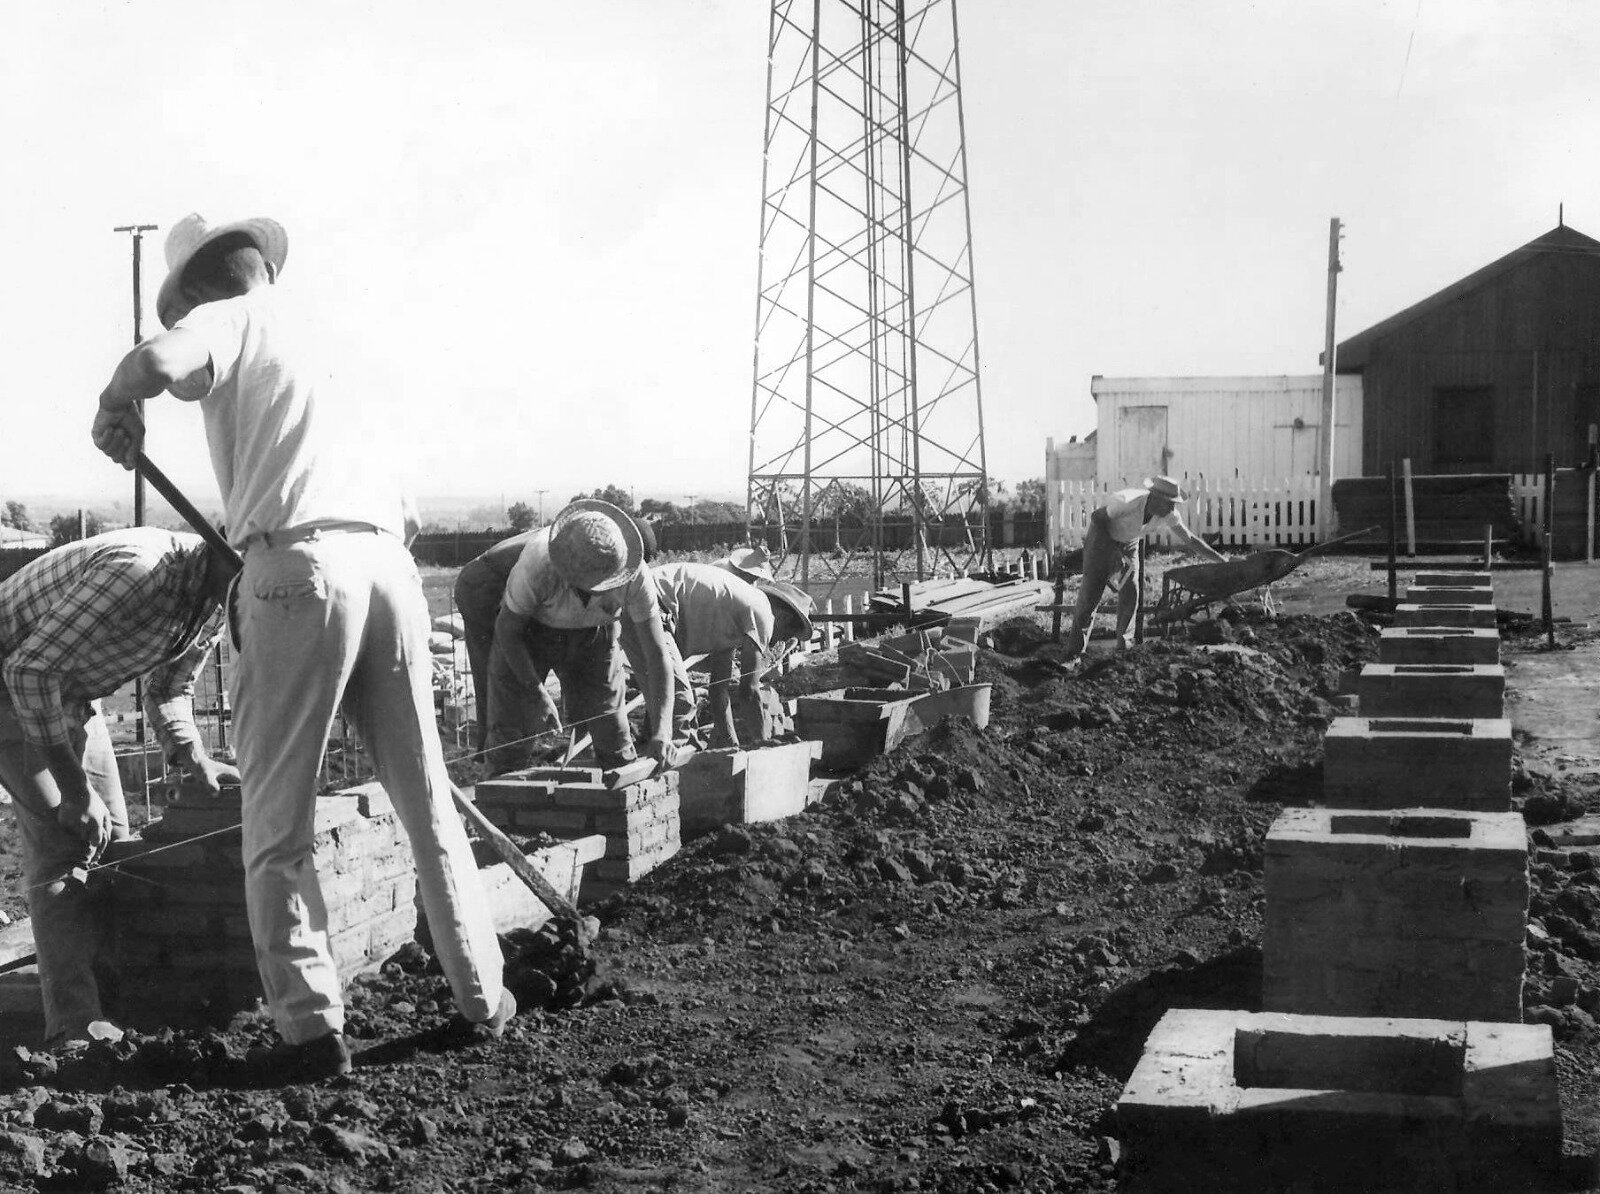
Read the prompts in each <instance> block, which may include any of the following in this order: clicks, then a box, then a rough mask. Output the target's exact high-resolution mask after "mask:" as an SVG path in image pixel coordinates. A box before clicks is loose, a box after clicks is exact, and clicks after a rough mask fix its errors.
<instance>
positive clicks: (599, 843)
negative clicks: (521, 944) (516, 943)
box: [478, 834, 606, 933]
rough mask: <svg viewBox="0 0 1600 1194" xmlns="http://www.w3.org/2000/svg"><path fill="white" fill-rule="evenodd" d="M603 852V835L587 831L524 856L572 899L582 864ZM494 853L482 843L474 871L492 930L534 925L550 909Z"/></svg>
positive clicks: (557, 888)
mask: <svg viewBox="0 0 1600 1194" xmlns="http://www.w3.org/2000/svg"><path fill="white" fill-rule="evenodd" d="M605 852H606V839H605V838H603V837H601V836H600V835H599V834H591V835H589V836H588V837H581V838H578V839H576V840H575V841H570V842H561V843H559V844H558V845H554V846H548V847H546V848H545V849H543V850H535V851H533V852H532V853H530V854H528V855H526V857H527V859H528V861H529V862H530V863H531V864H532V865H533V868H534V869H535V870H536V871H538V872H539V873H540V874H541V875H543V876H544V877H545V879H546V881H548V882H549V884H550V886H552V887H554V888H555V889H556V891H557V892H558V893H560V894H561V895H563V896H565V897H566V898H567V899H569V900H572V901H576V900H577V899H578V894H579V889H580V886H581V884H582V881H583V874H584V868H585V867H586V866H587V865H589V864H591V863H594V862H598V861H599V860H600V858H601V857H603V856H604V854H605ZM496 857H497V856H495V855H493V853H492V852H491V851H489V850H488V849H487V848H486V847H485V848H483V850H482V851H481V853H480V857H479V864H480V865H479V872H478V873H479V875H480V877H481V878H482V880H483V889H484V896H485V898H486V899H487V900H488V902H489V908H490V913H491V915H493V917H494V927H495V931H496V932H497V933H509V932H510V931H511V930H512V929H537V928H538V927H539V926H540V925H542V924H544V923H545V922H546V921H547V920H549V919H550V910H549V909H548V908H546V907H545V906H544V903H543V902H542V901H541V900H540V899H539V898H538V897H537V896H535V895H534V894H533V892H532V891H531V890H529V888H528V885H527V884H525V883H524V882H523V881H522V880H521V879H519V878H518V877H517V874H516V872H515V871H513V870H512V869H511V867H510V866H509V865H508V864H506V863H504V862H499V861H496Z"/></svg>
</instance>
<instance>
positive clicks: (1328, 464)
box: [1317, 216, 1344, 542]
mask: <svg viewBox="0 0 1600 1194" xmlns="http://www.w3.org/2000/svg"><path fill="white" fill-rule="evenodd" d="M1341 227H1342V226H1341V225H1340V223H1339V217H1338V216H1334V217H1333V219H1331V220H1329V221H1328V325H1327V334H1326V335H1325V337H1324V338H1323V345H1322V458H1321V460H1320V461H1318V464H1319V469H1318V471H1319V472H1320V473H1321V474H1322V485H1321V486H1320V488H1319V489H1318V492H1317V515H1318V517H1317V525H1318V529H1319V531H1320V532H1321V535H1322V541H1323V542H1327V541H1328V540H1329V539H1331V538H1333V536H1334V533H1335V531H1336V529H1337V520H1336V519H1335V518H1334V514H1333V459H1334V457H1333V445H1334V422H1333V421H1334V416H1335V415H1336V414H1337V412H1336V411H1335V409H1334V401H1333V381H1334V359H1333V357H1334V339H1333V315H1334V303H1335V301H1336V300H1337V299H1338V297H1339V271H1340V270H1341V269H1343V268H1344V267H1343V266H1342V265H1340V264H1339V237H1340V236H1341V235H1342V232H1341Z"/></svg>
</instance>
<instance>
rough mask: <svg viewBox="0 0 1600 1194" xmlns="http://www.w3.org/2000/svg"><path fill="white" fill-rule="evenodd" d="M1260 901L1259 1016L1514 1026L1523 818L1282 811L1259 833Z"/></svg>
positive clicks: (1523, 909) (1518, 1009) (1523, 894)
mask: <svg viewBox="0 0 1600 1194" xmlns="http://www.w3.org/2000/svg"><path fill="white" fill-rule="evenodd" d="M1264 888H1265V892H1266V899H1267V908H1266V917H1265V926H1264V930H1263V937H1262V971H1263V979H1262V1007H1263V1008H1264V1009H1265V1010H1267V1011H1276V1012H1295V1013H1304V1014H1315V1015H1339V1016H1432V1017H1439V1018H1447V1019H1475V1020H1518V1019H1520V1018H1521V1015H1522V974H1523V966H1524V958H1523V952H1522V941H1523V937H1524V935H1525V933H1526V929H1527V916H1528V846H1527V828H1526V826H1525V825H1524V824H1523V821H1522V818H1521V817H1520V816H1519V815H1518V814H1516V813H1511V812H1498V813H1477V812H1458V811H1454V810H1450V809H1437V808H1414V809H1402V810H1394V811H1390V812H1384V813H1361V812H1347V811H1344V810H1342V809H1306V808H1293V809H1285V810H1284V811H1283V813H1282V814H1280V815H1279V817H1278V819H1277V820H1276V821H1274V822H1273V824H1272V828H1271V829H1270V830H1269V831H1268V833H1267V841H1266V851H1265V877H1264Z"/></svg>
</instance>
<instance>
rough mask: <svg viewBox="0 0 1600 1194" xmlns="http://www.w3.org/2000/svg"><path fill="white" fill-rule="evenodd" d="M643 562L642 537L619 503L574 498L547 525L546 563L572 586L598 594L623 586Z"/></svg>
mask: <svg viewBox="0 0 1600 1194" xmlns="http://www.w3.org/2000/svg"><path fill="white" fill-rule="evenodd" d="M643 562H644V540H643V539H642V538H641V537H640V535H639V528H638V527H636V526H634V525H633V519H631V518H629V517H628V515H627V514H626V513H624V512H623V511H622V510H621V509H620V508H619V507H617V506H613V505H612V504H611V503H610V502H602V501H601V500H600V499H599V498H579V499H578V500H577V501H575V502H573V503H572V504H571V505H570V506H568V507H567V508H566V509H564V510H562V511H561V513H560V514H557V515H556V518H555V521H554V522H553V523H551V524H550V563H551V564H553V565H554V566H555V570H556V571H557V572H558V573H559V574H560V575H561V579H562V580H564V581H566V582H567V583H568V584H569V585H571V586H572V587H573V588H575V589H582V590H583V591H584V592H585V593H604V592H605V591H606V590H607V589H614V588H616V587H617V586H618V585H625V584H627V583H628V582H629V581H630V580H632V579H633V578H634V576H635V575H637V574H638V571H639V567H640V565H641V564H642V563H643Z"/></svg>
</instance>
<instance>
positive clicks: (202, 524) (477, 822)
mask: <svg viewBox="0 0 1600 1194" xmlns="http://www.w3.org/2000/svg"><path fill="white" fill-rule="evenodd" d="M139 468H140V469H141V470H143V472H144V475H145V477H146V479H147V480H149V482H150V484H151V486H152V487H153V488H154V489H155V491H156V492H157V493H159V494H160V495H161V496H162V497H164V498H166V499H167V501H168V502H169V503H170V504H171V505H172V508H173V509H174V510H176V511H177V512H178V513H179V514H181V515H183V518H184V521H185V522H187V523H188V524H189V525H190V526H192V527H193V528H194V529H195V531H196V532H197V533H198V534H199V536H200V537H201V538H202V539H204V540H205V541H206V545H207V546H208V547H210V548H211V549H212V550H213V551H215V552H216V553H217V554H218V555H220V556H221V557H222V558H223V559H224V560H225V561H227V562H228V563H229V564H230V565H231V566H232V568H233V572H234V575H236V576H237V575H238V573H239V572H240V571H242V570H243V568H244V558H243V557H242V556H240V554H239V553H238V552H237V551H235V550H234V549H233V545H232V544H230V543H229V542H228V541H227V540H226V539H224V538H223V537H222V535H221V534H220V533H218V531H217V528H216V527H214V526H212V525H211V522H210V520H209V519H207V518H206V516H205V515H204V514H201V513H200V511H199V510H198V509H196V508H195V505H194V503H193V502H191V501H190V500H189V499H188V498H186V497H184V496H183V493H182V491H180V490H179V489H178V487H177V486H176V485H174V484H173V483H172V480H171V478H169V477H168V476H167V475H166V474H165V473H163V472H162V471H161V470H160V469H158V468H157V467H156V466H155V465H153V464H151V463H150V458H149V457H148V456H146V455H145V454H144V453H143V452H140V453H139ZM450 795H451V796H452V797H454V798H455V802H456V808H457V809H458V810H459V811H460V813H461V815H462V817H463V818H465V820H466V821H467V823H468V824H470V825H471V826H472V827H473V829H475V830H477V832H478V836H479V837H481V838H482V839H483V840H484V841H486V842H488V843H489V846H490V848H491V849H492V850H494V852H495V853H496V854H498V855H499V856H500V858H501V859H502V860H503V861H504V862H505V863H506V865H507V866H509V867H510V868H511V870H512V873H513V874H515V875H516V876H517V878H518V879H521V880H522V882H523V883H524V884H525V885H526V886H527V888H528V890H529V891H531V892H533V894H534V895H535V896H537V897H538V898H539V901H540V902H541V903H542V904H544V906H545V907H546V908H548V909H550V913H551V915H553V916H555V917H557V918H559V919H561V920H565V921H569V922H571V924H572V927H573V936H574V938H575V939H576V941H577V948H578V954H579V956H580V958H587V957H588V952H589V940H590V938H591V937H592V936H593V934H592V933H591V932H590V931H589V927H588V924H587V923H586V918H585V917H584V916H583V915H581V914H580V913H579V912H578V909H577V908H576V907H575V906H574V905H573V903H572V901H571V900H568V899H567V898H566V897H565V896H563V895H562V894H561V893H560V892H558V891H557V890H556V889H555V888H554V887H553V886H551V884H550V881H549V880H548V879H546V878H545V877H544V876H543V875H541V874H540V873H539V872H538V871H537V870H535V869H534V867H533V864H532V863H531V862H529V861H528V859H527V857H526V856H525V855H524V854H523V853H522V851H521V850H519V849H517V847H516V845H515V843H513V842H512V841H511V839H510V838H508V837H507V836H506V835H505V834H503V833H501V832H500V830H499V829H497V828H496V827H495V826H494V825H493V824H491V823H490V821H489V819H488V818H487V817H485V816H484V815H483V813H482V812H480V811H479V810H478V806H477V805H475V804H473V803H472V801H470V800H468V799H467V798H466V795H465V794H464V793H463V792H462V791H461V789H460V788H458V787H456V785H455V784H454V783H452V784H451V785H450Z"/></svg>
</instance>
